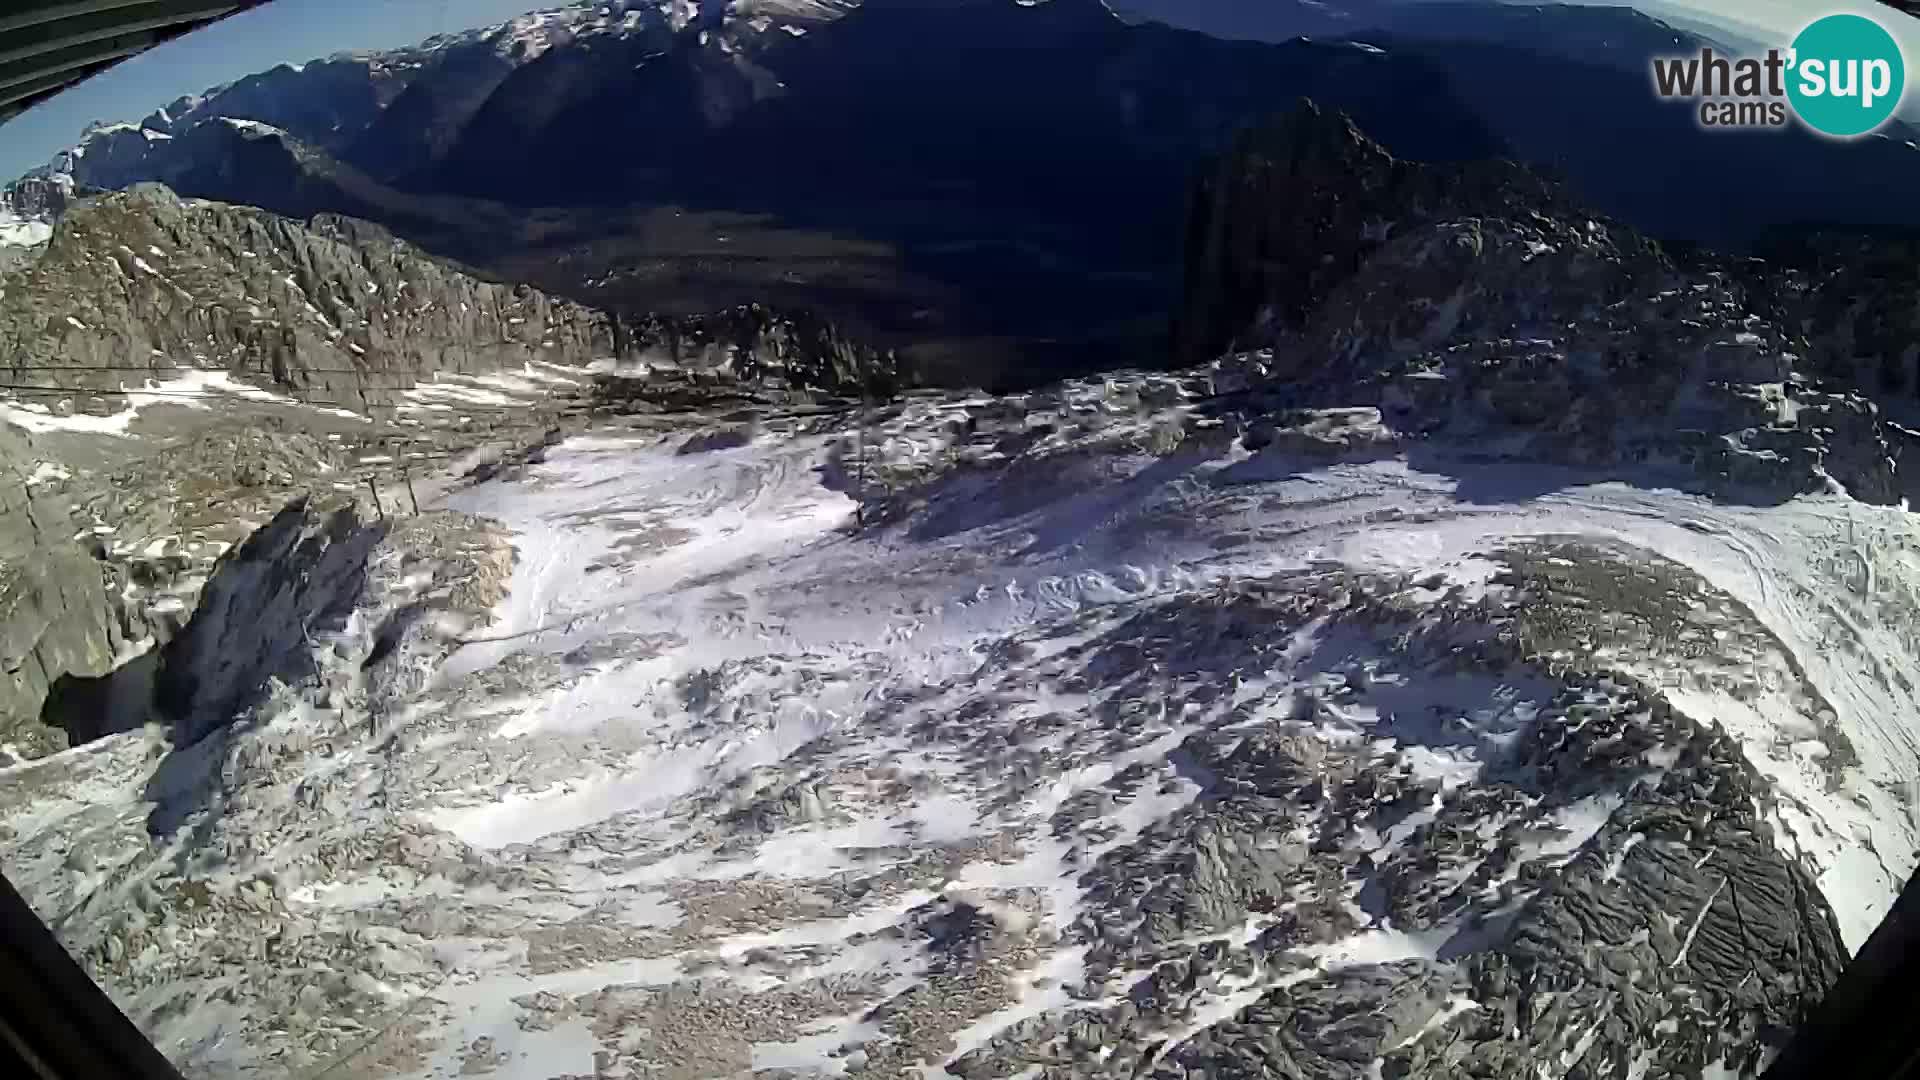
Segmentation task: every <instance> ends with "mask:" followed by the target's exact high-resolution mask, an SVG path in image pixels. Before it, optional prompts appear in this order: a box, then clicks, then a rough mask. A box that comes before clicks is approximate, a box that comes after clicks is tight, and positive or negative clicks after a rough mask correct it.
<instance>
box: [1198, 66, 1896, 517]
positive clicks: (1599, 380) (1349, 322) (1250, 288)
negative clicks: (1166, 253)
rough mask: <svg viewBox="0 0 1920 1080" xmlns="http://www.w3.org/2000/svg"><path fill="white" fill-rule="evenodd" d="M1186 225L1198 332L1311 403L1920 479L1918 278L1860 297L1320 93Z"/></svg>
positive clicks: (1201, 194) (1629, 446)
mask: <svg viewBox="0 0 1920 1080" xmlns="http://www.w3.org/2000/svg"><path fill="white" fill-rule="evenodd" d="M1188 234H1189V243H1188V251H1189V258H1188V268H1187V287H1186V293H1185V299H1184V302H1183V306H1182V310H1181V315H1180V320H1179V323H1178V328H1177V331H1176V336H1177V338H1178V340H1179V342H1180V348H1181V349H1182V351H1183V353H1184V355H1185V356H1186V357H1187V358H1189V359H1191V360H1201V359H1205V358H1207V357H1209V356H1211V355H1213V354H1215V353H1217V352H1220V351H1223V350H1232V349H1235V348H1239V349H1241V350H1243V358H1244V363H1245V364H1246V365H1250V366H1249V367H1247V368H1246V369H1245V370H1246V371H1247V372H1249V373H1251V374H1252V379H1253V382H1254V383H1256V384H1263V385H1267V386H1268V387H1269V388H1270V389H1273V390H1275V392H1276V393H1279V394H1280V395H1281V397H1283V398H1285V399H1286V400H1288V401H1290V402H1291V403H1293V404H1315V405H1373V406H1378V407H1380V408H1382V410H1383V414H1384V415H1385V417H1386V418H1387V420H1388V422H1389V423H1390V424H1391V425H1393V426H1394V427H1396V428H1398V429H1400V430H1402V431H1406V432H1409V433H1412V434H1415V435H1417V436H1420V437H1446V438H1451V439H1454V440H1456V442H1457V444H1460V445H1474V446H1477V447H1481V448H1483V452H1484V453H1487V454H1490V455H1494V456H1498V457H1507V458H1512V459H1515V460H1528V461H1542V460H1544V461H1550V462H1560V463H1565V464H1572V465H1581V466H1588V467H1597V468H1602V469H1641V468H1653V469H1659V468H1670V469H1673V470H1676V471H1677V473H1678V474H1680V475H1682V476H1684V477H1686V478H1688V479H1686V480H1685V481H1684V482H1686V483H1688V484H1692V485H1699V486H1704V487H1705V488H1707V489H1708V490H1712V491H1715V492H1719V493H1722V494H1728V495H1737V496H1751V497H1758V498H1766V499H1782V498H1785V497H1788V496H1790V495H1793V494H1796V493H1799V492H1804V491H1815V490H1824V489H1826V488H1827V487H1829V486H1831V485H1833V484H1838V485H1841V486H1844V487H1845V488H1846V489H1847V490H1848V491H1850V492H1851V493H1853V494H1854V495H1856V496H1857V497H1859V498H1862V499H1865V500H1869V501H1873V502H1882V503H1887V502H1897V501H1899V500H1900V499H1902V498H1912V497H1914V496H1915V495H1916V494H1920V487H1917V486H1916V482H1915V478H1916V476H1920V458H1916V457H1915V456H1914V455H1915V454H1917V453H1920V446H1916V445H1915V443H1914V440H1913V438H1912V436H1911V435H1910V434H1909V433H1908V432H1907V430H1906V429H1905V428H1903V427H1901V426H1900V425H1899V424H1896V423H1891V422H1889V421H1888V420H1887V419H1886V417H1885V416H1884V414H1883V412H1882V409H1881V408H1880V405H1879V404H1878V402H1877V401H1876V397H1877V396H1879V395H1881V394H1882V393H1883V390H1884V388H1885V387H1886V386H1888V385H1889V375H1888V373H1889V372H1899V371H1900V370H1902V367H1901V366H1902V365H1903V364H1911V362H1912V356H1911V354H1910V353H1907V352H1899V353H1896V352H1894V349H1895V348H1896V346H1895V344H1894V338H1893V337H1891V336H1889V334H1888V330H1889V329H1890V328H1891V327H1897V326H1899V325H1901V324H1902V323H1901V320H1902V319H1903V318H1905V316H1904V315H1903V314H1901V313H1903V312H1910V311H1911V310H1912V306H1913V297H1914V296H1915V295H1916V293H1915V292H1914V291H1913V289H1912V288H1911V286H1910V285H1908V286H1904V287H1903V286H1902V285H1901V284H1900V281H1899V279H1898V277H1897V276H1896V277H1895V278H1891V279H1890V278H1888V277H1886V276H1885V275H1884V274H1883V275H1881V276H1880V277H1878V278H1869V279H1868V280H1876V281H1878V282H1879V285H1878V286H1877V287H1876V290H1875V291H1874V292H1873V294H1872V295H1871V296H1869V297H1866V298H1864V299H1862V300H1860V301H1858V302H1854V303H1847V302H1844V301H1843V300H1842V299H1841V298H1842V297H1843V296H1853V295H1855V286H1854V284H1853V282H1854V281H1855V280H1856V275H1855V272H1854V271H1856V270H1858V269H1863V267H1861V266H1858V265H1856V266H1855V267H1854V269H1853V270H1845V269H1836V268H1834V267H1831V266H1830V267H1827V268H1826V269H1824V270H1816V272H1815V273H1813V274H1808V273H1807V272H1806V271H1804V270H1802V269H1800V268H1797V267H1794V266H1790V265H1767V266H1759V265H1754V264H1749V263H1736V262H1732V261H1728V262H1724V263H1723V262H1719V261H1716V260H1714V259H1712V258H1711V257H1706V256H1701V257H1692V258H1687V259H1676V258H1674V257H1671V256H1669V255H1667V254H1666V253H1664V252H1662V251H1661V250H1660V248H1659V247H1658V246H1657V245H1655V244H1653V243H1651V242H1649V241H1648V240H1647V239H1645V238H1644V237H1642V236H1641V235H1640V234H1639V233H1637V232H1636V231H1634V230H1633V229H1631V228H1628V227H1625V226H1622V225H1619V224H1618V223H1615V222H1611V221H1608V220H1606V219H1604V218H1601V217H1599V216H1597V215H1594V214H1591V213H1588V212H1584V211H1583V210H1582V209H1581V208H1580V207H1579V206H1578V205H1577V203H1575V202H1574V201H1573V200H1571V199H1570V198H1569V197H1568V196H1567V195H1566V194H1565V193H1564V191H1562V190H1561V189H1560V188H1558V187H1557V186H1555V185H1553V184H1550V183H1548V182H1546V181H1544V180H1542V179H1541V178H1539V177H1537V176H1535V175H1533V174H1532V173H1530V172H1528V171H1526V170H1524V169H1521V168H1519V167H1517V166H1513V165H1510V164H1504V163H1490V164H1484V165H1482V164H1473V165H1465V166H1448V167H1434V166H1426V165H1420V164H1415V163H1409V162H1404V161H1399V160H1397V159H1395V158H1394V157H1392V156H1391V155H1390V154H1388V153H1387V152H1386V151H1385V150H1384V149H1383V148H1381V147H1380V146H1379V145H1377V144H1375V143H1373V142H1372V141H1370V140H1368V139H1367V138H1366V137H1365V136H1364V135H1362V134H1361V133H1360V132H1359V131H1358V130H1356V129H1355V128H1354V127H1353V126H1352V124H1351V123H1350V122H1349V121H1347V120H1346V118H1344V117H1342V116H1338V115H1336V114H1333V113H1329V112H1325V111H1322V110H1321V109H1319V108H1317V107H1315V106H1313V105H1311V104H1303V105H1302V106H1301V107H1300V108H1299V109H1298V110H1297V111H1296V112H1295V113H1294V114H1293V115H1292V116H1290V117H1289V118H1287V119H1285V120H1284V121H1281V122H1279V123H1276V124H1274V125H1271V126H1269V127H1266V128H1263V129H1261V130H1260V131H1258V132H1254V133H1250V134H1249V135H1247V136H1245V137H1244V138H1243V139H1242V140H1241V141H1240V143H1239V144H1238V145H1237V146H1236V147H1235V149H1234V150H1233V151H1232V152H1231V153H1229V154H1228V155H1226V156H1224V157H1223V158H1222V159H1221V160H1220V162H1219V163H1218V164H1217V165H1216V166H1215V168H1214V170H1213V171H1212V172H1211V173H1210V174H1209V175H1208V176H1207V177H1206V179H1205V180H1204V181H1203V182H1202V183H1201V184H1200V185H1199V187H1198V188H1197V190H1196V194H1195V197H1194V200H1193V204H1192V212H1191V216H1190V222H1189V230H1188ZM1836 257H1837V256H1836ZM1863 258H1864V257H1862V256H1859V255H1858V254H1856V256H1855V258H1854V260H1853V261H1854V263H1855V264H1860V263H1861V262H1862V261H1863ZM1891 265H1898V263H1897V260H1895V261H1894V262H1893V263H1892V264H1891ZM1756 283H1758V284H1756ZM1236 343H1237V345H1236ZM1875 343H1877V345H1875ZM1870 345H1872V346H1874V347H1868V346H1870ZM1244 350H1253V351H1252V352H1244ZM1903 461H1906V462H1908V464H1907V465H1906V467H1905V468H1904V469H1903V468H1902V462H1903Z"/></svg>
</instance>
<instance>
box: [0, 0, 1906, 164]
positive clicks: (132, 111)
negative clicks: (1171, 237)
mask: <svg viewBox="0 0 1920 1080" xmlns="http://www.w3.org/2000/svg"><path fill="white" fill-rule="evenodd" d="M565 2H566V0H545V2H542V0H276V2H274V3H270V4H265V5H262V6H261V7H258V8H255V9H253V10H252V11H247V12H243V13H241V14H239V15H236V16H234V17H232V18H230V19H227V20H226V21H224V22H221V23H218V24H216V25H214V26H210V27H208V28H206V29H204V30H200V31H198V32H196V33H193V34H189V35H187V36H185V37H183V38H180V39H178V40H176V41H173V42H170V43H168V44H166V45H163V46H161V47H160V48H157V49H154V50H152V51H150V52H147V53H144V54H142V55H140V56H136V57H134V58H133V59H131V60H129V61H127V62H126V63H124V64H121V65H119V66H118V67H116V68H113V69H111V70H109V71H108V72H106V73H105V74H103V75H100V76H97V77H95V78H93V79H90V80H88V81H87V82H85V83H82V84H81V85H79V86H77V87H75V88H73V89H71V90H68V91H67V92H66V93H64V94H61V95H59V96H58V97H55V98H53V99H51V100H50V101H48V102H46V103H45V104H43V105H41V106H39V107H38V108H36V109H33V110H31V111H29V112H27V113H25V114H23V115H21V116H19V117H16V118H15V119H13V120H11V121H9V122H8V123H7V124H6V125H5V126H4V127H0V178H5V179H10V178H12V177H15V176H18V175H20V174H21V173H23V172H25V171H26V170H28V169H31V168H34V167H36V166H39V165H44V164H46V162H47V160H48V159H49V158H51V157H52V156H53V155H54V154H56V153H59V152H60V151H61V150H64V149H66V148H67V147H69V146H71V145H73V143H74V142H75V140H76V139H77V138H78V137H79V134H80V130H81V129H82V128H84V127H85V126H86V125H87V124H88V123H89V122H91V121H93V120H135V121H137V120H139V119H140V118H141V117H143V116H145V115H146V114H148V113H149V112H152V111H153V110H154V109H155V108H157V107H158V106H160V105H163V104H165V103H167V102H169V101H172V100H173V99H174V98H177V97H179V96H180V95H182V94H191V93H196V92H198V91H200V90H204V89H206V88H208V87H210V86H217V85H219V84H220V83H224V82H230V81H232V80H234V79H237V78H239V77H241V76H243V75H249V74H252V73H253V72H256V71H265V70H266V69H268V68H270V67H273V66H274V65H275V64H281V63H300V62H302V61H305V60H312V59H316V58H318V57H322V56H328V55H331V54H333V53H336V52H341V51H344V50H348V49H384V48H392V47H395V46H399V45H410V44H412V43H414V42H417V41H421V40H424V39H426V38H429V37H432V36H433V35H435V34H442V33H452V32H454V31H458V30H465V29H468V28H471V27H475V26H485V25H487V24H490V23H496V22H499V21H501V20H503V19H507V18H510V17H512V16H514V15H517V14H520V13H521V12H524V11H534V10H538V9H541V8H550V7H557V6H561V5H562V4H563V3H565ZM1245 2H1247V3H1250V4H1255V3H1259V2H1260V0H1245ZM1120 6H1123V7H1124V0H1121V3H1120ZM1633 6H1635V7H1638V8H1640V9H1641V10H1643V11H1645V12H1647V13H1648V14H1650V15H1653V16H1655V17H1656V18H1658V17H1661V16H1663V15H1666V16H1679V17H1681V18H1684V19H1687V20H1688V21H1694V22H1700V23H1705V24H1708V25H1722V26H1732V27H1735V28H1737V29H1738V30H1739V31H1740V32H1742V33H1743V35H1744V36H1746V37H1749V38H1751V39H1753V40H1758V41H1762V42H1765V43H1768V44H1772V43H1773V42H1775V41H1779V42H1782V43H1784V42H1785V41H1786V40H1788V39H1790V38H1791V37H1792V36H1793V34H1794V33H1795V32H1796V31H1797V30H1798V29H1799V28H1800V27H1801V26H1802V25H1804V24H1805V23H1807V22H1808V21H1810V20H1811V19H1813V18H1814V17H1815V16H1818V15H1825V14H1828V13H1829V12H1833V11H1846V10H1856V11H1861V12H1863V13H1868V14H1873V15H1876V16H1878V17H1879V18H1880V21H1881V22H1882V24H1883V25H1886V26H1887V27H1888V29H1890V30H1892V31H1893V32H1894V34H1895V36H1897V37H1899V38H1900V39H1901V43H1902V45H1903V46H1904V47H1905V49H1906V52H1907V56H1908V59H1909V67H1910V69H1911V67H1912V64H1913V63H1915V62H1920V20H1915V19H1912V18H1908V17H1904V16H1900V15H1898V14H1897V13H1895V12H1893V11H1891V10H1889V9H1888V8H1886V7H1884V6H1881V5H1878V4H1875V3H1872V2H1870V0H1830V2H1821V0H1639V2H1636V3H1634V4H1633ZM1916 76H1917V77H1920V73H1916ZM1908 102H1909V115H1913V111H1914V110H1920V95H1916V96H1913V97H1909V98H1908Z"/></svg>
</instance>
